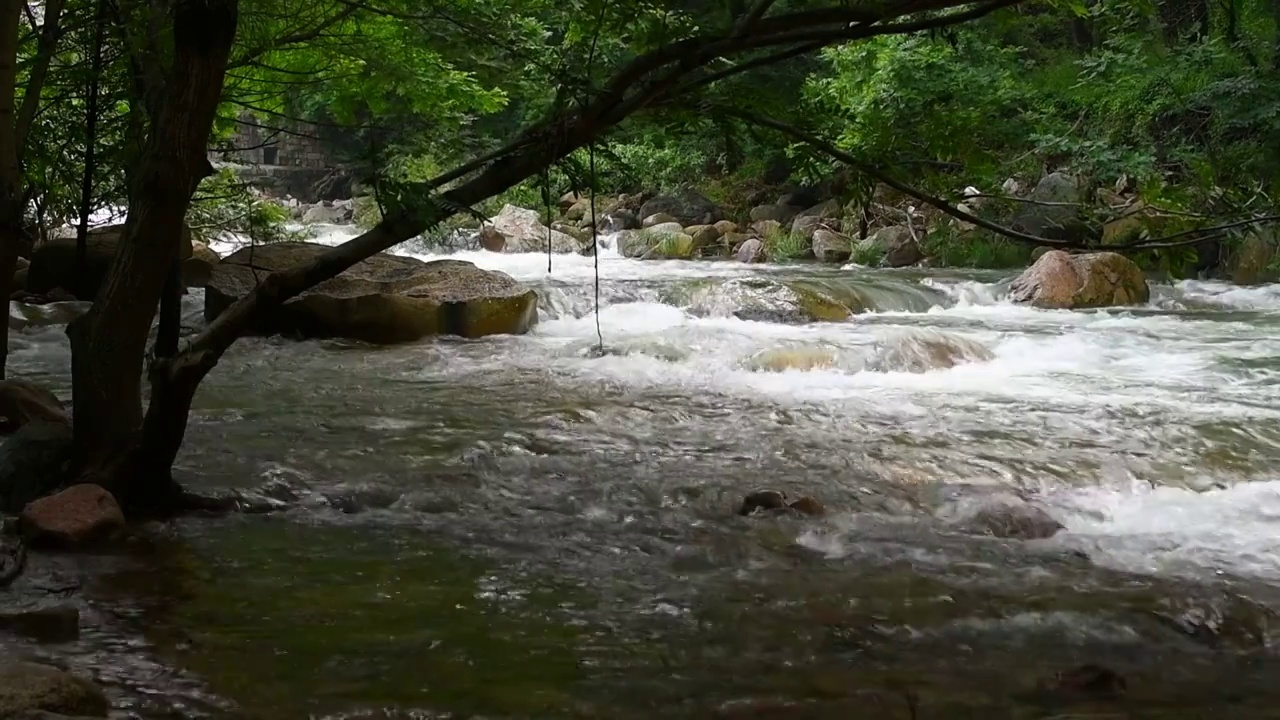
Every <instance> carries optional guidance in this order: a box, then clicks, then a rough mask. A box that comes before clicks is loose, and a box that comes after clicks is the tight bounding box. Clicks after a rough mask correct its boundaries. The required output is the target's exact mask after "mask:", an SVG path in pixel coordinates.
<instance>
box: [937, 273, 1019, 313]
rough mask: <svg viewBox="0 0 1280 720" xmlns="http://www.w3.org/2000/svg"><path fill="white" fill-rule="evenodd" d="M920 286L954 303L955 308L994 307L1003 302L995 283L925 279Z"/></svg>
mask: <svg viewBox="0 0 1280 720" xmlns="http://www.w3.org/2000/svg"><path fill="white" fill-rule="evenodd" d="M920 284H921V285H925V286H927V287H931V288H934V289H935V290H938V291H939V292H942V293H944V294H946V295H947V297H949V298H951V299H952V300H953V301H955V305H956V306H957V307H962V308H967V307H973V306H975V305H977V306H989V305H996V304H999V303H1001V302H1003V301H1004V299H1003V297H1002V295H1001V293H1000V292H999V289H998V288H999V285H998V284H997V283H984V282H978V281H976V280H961V281H945V280H939V279H938V278H925V279H923V280H921V281H920Z"/></svg>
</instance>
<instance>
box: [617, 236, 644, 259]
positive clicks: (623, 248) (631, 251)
mask: <svg viewBox="0 0 1280 720" xmlns="http://www.w3.org/2000/svg"><path fill="white" fill-rule="evenodd" d="M613 241H614V243H616V245H615V246H616V247H617V248H618V254H619V255H621V256H623V257H629V258H638V257H643V256H644V254H645V253H647V252H649V249H650V248H652V247H653V243H652V242H650V238H649V234H648V233H647V232H645V231H643V230H623V231H622V232H620V233H618V234H617V235H615V236H614V240H613Z"/></svg>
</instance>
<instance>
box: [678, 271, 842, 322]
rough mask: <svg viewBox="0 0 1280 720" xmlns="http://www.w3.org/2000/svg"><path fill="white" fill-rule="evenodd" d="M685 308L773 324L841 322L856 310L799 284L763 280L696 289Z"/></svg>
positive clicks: (732, 282)
mask: <svg viewBox="0 0 1280 720" xmlns="http://www.w3.org/2000/svg"><path fill="white" fill-rule="evenodd" d="M688 307H689V310H690V311H692V312H694V313H697V314H701V315H708V316H712V317H717V316H718V317H736V318H738V319H740V320H755V321H760V322H775V323H807V322H842V321H844V320H847V319H849V318H850V317H851V316H852V315H853V313H854V310H855V308H851V307H850V306H849V305H846V304H844V303H842V302H840V301H839V300H837V299H835V298H833V297H831V296H830V295H828V294H827V293H825V292H822V291H820V290H817V289H815V288H812V287H809V286H807V285H804V284H802V283H799V282H784V281H778V280H770V279H765V278H735V279H732V280H728V281H725V282H716V283H712V284H708V285H704V286H701V287H698V288H696V289H694V290H693V291H692V292H691V293H690V297H689V298H688ZM856 309H857V310H861V308H860V307H859V308H856Z"/></svg>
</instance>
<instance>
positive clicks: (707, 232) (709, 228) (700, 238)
mask: <svg viewBox="0 0 1280 720" xmlns="http://www.w3.org/2000/svg"><path fill="white" fill-rule="evenodd" d="M684 234H685V235H688V236H689V237H691V238H693V249H694V252H699V251H701V250H703V249H704V248H709V247H711V246H713V245H715V244H716V243H717V242H718V241H719V240H720V231H719V230H717V229H716V226H715V225H694V226H693V227H687V228H685V229H684Z"/></svg>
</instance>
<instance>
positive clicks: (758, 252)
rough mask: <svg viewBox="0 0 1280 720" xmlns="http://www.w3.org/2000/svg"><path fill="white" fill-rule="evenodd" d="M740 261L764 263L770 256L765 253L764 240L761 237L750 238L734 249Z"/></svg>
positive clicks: (735, 255)
mask: <svg viewBox="0 0 1280 720" xmlns="http://www.w3.org/2000/svg"><path fill="white" fill-rule="evenodd" d="M734 257H736V258H737V259H738V262H744V263H762V262H764V261H765V260H767V259H768V258H767V257H766V255H765V250H764V241H762V240H761V239H760V238H748V239H747V240H746V241H745V242H743V243H742V244H741V245H739V246H738V249H737V250H735V251H734Z"/></svg>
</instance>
